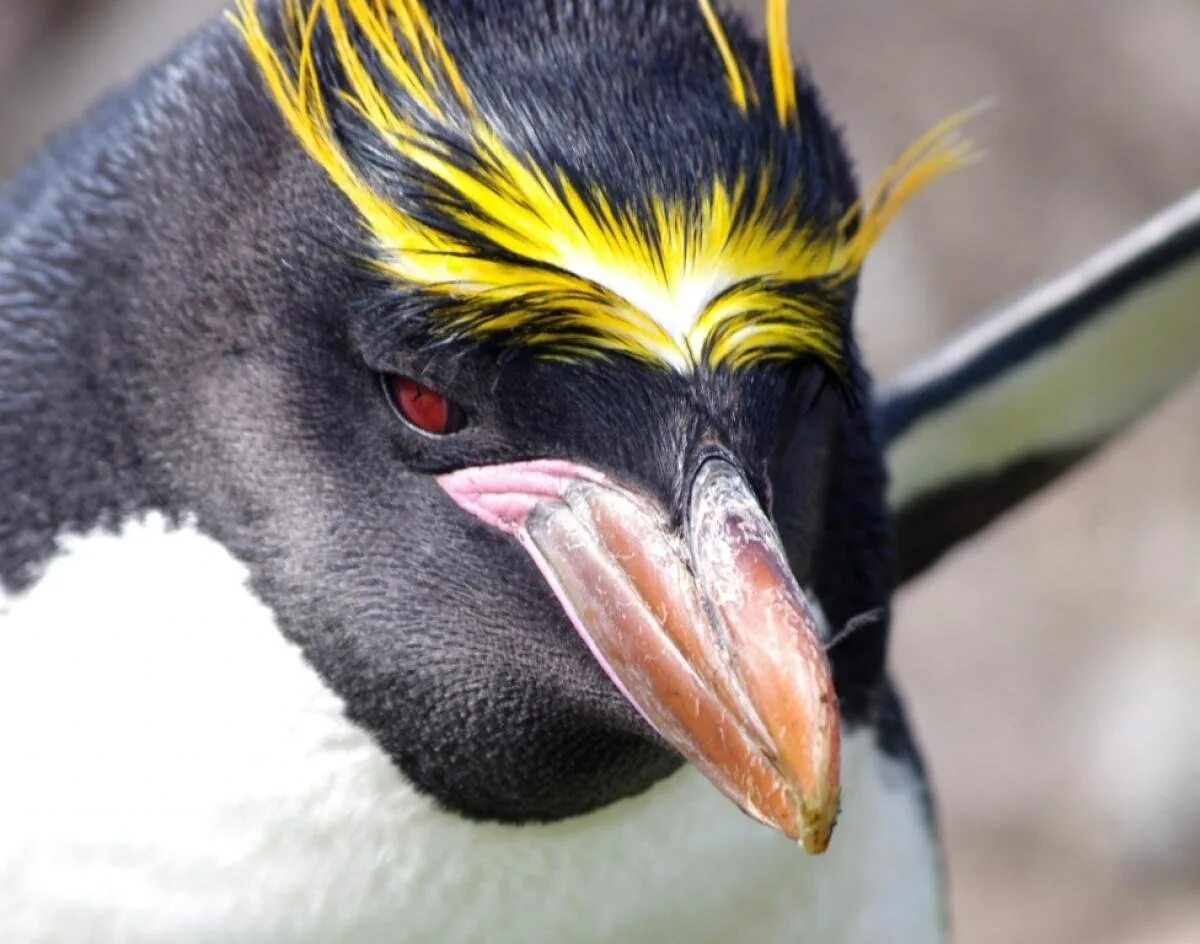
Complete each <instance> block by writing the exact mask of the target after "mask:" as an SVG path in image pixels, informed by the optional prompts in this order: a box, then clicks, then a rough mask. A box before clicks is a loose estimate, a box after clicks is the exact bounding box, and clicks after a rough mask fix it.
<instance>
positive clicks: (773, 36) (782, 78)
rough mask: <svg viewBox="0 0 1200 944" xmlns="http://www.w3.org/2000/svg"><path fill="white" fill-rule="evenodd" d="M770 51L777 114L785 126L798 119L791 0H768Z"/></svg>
mask: <svg viewBox="0 0 1200 944" xmlns="http://www.w3.org/2000/svg"><path fill="white" fill-rule="evenodd" d="M767 54H768V57H769V58H770V63H771V88H772V89H773V90H774V92H775V115H776V117H777V118H778V119H779V123H780V124H781V125H788V124H791V123H792V122H793V121H795V119H796V67H795V64H794V63H793V62H792V53H791V48H790V44H789V42H788V0H767Z"/></svg>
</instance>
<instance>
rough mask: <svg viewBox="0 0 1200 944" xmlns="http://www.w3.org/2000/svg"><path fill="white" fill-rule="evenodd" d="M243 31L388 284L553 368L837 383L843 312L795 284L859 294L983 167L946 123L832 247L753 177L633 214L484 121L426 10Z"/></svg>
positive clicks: (380, 1) (362, 7) (303, 16)
mask: <svg viewBox="0 0 1200 944" xmlns="http://www.w3.org/2000/svg"><path fill="white" fill-rule="evenodd" d="M698 4H699V10H700V13H701V14H702V15H703V17H704V19H705V21H706V22H707V24H708V27H709V30H710V31H711V33H712V36H713V39H714V43H715V45H716V50H717V53H718V55H719V56H720V59H721V61H722V63H723V66H724V68H725V71H726V74H727V79H728V86H729V94H730V97H731V100H732V102H733V104H734V105H735V106H736V107H737V108H738V109H739V111H741V112H742V113H748V112H749V111H750V110H752V109H757V108H758V107H759V106H758V103H759V101H760V99H761V98H763V97H765V96H761V94H760V92H759V90H758V89H757V87H756V85H755V84H754V80H753V77H752V76H751V74H750V71H749V70H748V69H747V68H746V67H745V65H744V64H743V63H742V62H741V61H740V60H739V59H738V57H737V55H736V53H735V52H734V49H733V47H732V45H731V44H730V42H729V39H728V37H727V35H726V33H725V30H724V28H723V26H722V24H721V22H720V19H719V18H718V16H717V14H716V12H715V11H714V9H713V7H712V5H711V3H710V2H709V0H698ZM767 9H768V47H769V48H768V53H769V64H770V75H771V83H772V93H773V94H772V99H773V101H774V105H775V110H776V117H777V119H778V121H779V122H780V123H781V124H782V125H785V126H788V125H790V126H795V125H796V85H795V75H794V71H793V65H792V62H791V59H790V55H789V53H788V43H787V30H786V14H787V3H786V0H767ZM232 18H233V21H234V23H235V24H236V25H237V27H238V29H239V30H240V31H241V33H242V35H243V37H244V38H245V41H246V44H247V47H248V49H249V51H250V53H251V55H252V57H253V59H254V61H255V62H256V63H257V65H258V67H259V69H260V71H261V72H262V76H263V79H264V82H265V84H266V86H267V88H268V90H269V91H270V93H271V96H272V98H273V99H274V100H275V102H276V104H277V105H278V107H279V109H280V111H281V113H282V115H283V117H284V119H285V121H286V122H287V124H288V126H289V128H290V129H291V131H292V133H293V134H294V135H295V136H296V138H297V139H298V140H299V142H300V143H301V145H302V146H303V147H304V149H305V150H306V151H307V152H308V154H309V155H310V157H311V158H312V159H313V160H314V161H315V162H316V163H317V164H318V165H320V166H321V167H322V168H323V169H324V171H325V172H326V174H327V175H328V176H329V178H330V180H331V181H332V182H333V183H334V184H335V185H336V186H337V188H338V189H339V190H340V191H341V192H342V193H343V194H344V195H345V196H346V198H347V199H348V200H349V201H350V203H351V204H352V205H353V206H354V208H355V210H356V211H357V213H358V216H359V217H360V219H361V221H362V223H363V226H364V227H365V229H366V231H367V233H368V234H369V236H370V239H371V241H372V243H373V245H374V247H375V249H376V261H375V263H374V264H375V265H376V266H377V268H378V269H379V271H380V273H381V274H382V275H384V276H386V277H387V278H388V279H391V280H395V281H396V282H397V283H399V284H402V285H406V286H415V287H417V288H419V289H420V290H422V291H424V292H427V293H430V294H431V295H433V296H435V297H438V298H441V299H443V300H444V301H445V302H446V304H441V305H437V306H436V308H435V310H434V313H433V316H432V318H433V320H434V321H435V322H437V325H440V326H442V327H444V328H445V329H446V330H448V331H451V332H456V333H460V334H467V335H470V336H473V337H478V338H494V339H501V340H502V339H503V338H505V337H506V336H508V335H510V334H512V333H513V332H517V331H520V332H521V341H522V343H526V344H530V345H534V346H538V347H540V348H542V349H543V351H544V353H545V354H547V355H548V356H552V357H559V358H564V357H565V358H575V357H580V356H589V355H596V354H603V353H606V352H608V353H621V354H625V355H628V356H632V357H635V358H638V359H640V360H643V361H646V362H649V363H656V364H663V365H667V366H670V367H673V368H675V369H678V370H684V371H686V370H691V369H694V368H695V367H696V366H697V365H700V364H704V365H707V366H708V367H710V368H713V369H716V368H719V367H728V368H731V369H737V368H740V367H744V366H747V365H750V364H755V363H762V362H765V361H771V360H785V359H794V358H796V357H801V356H806V355H808V356H814V357H817V358H820V359H822V360H824V361H825V362H827V363H829V364H831V365H832V366H834V367H835V368H837V367H840V364H841V357H842V350H843V346H844V339H843V338H842V336H841V330H842V329H841V325H840V322H839V319H838V317H837V312H836V306H835V305H834V304H833V303H832V302H831V301H830V300H829V299H828V298H827V297H821V296H820V294H819V293H815V294H805V293H797V292H794V291H788V290H787V286H789V285H794V284H795V283H802V282H803V283H809V282H813V283H822V284H825V285H827V286H829V287H831V288H833V287H837V286H839V285H841V284H842V283H844V282H845V281H846V280H847V279H849V278H852V277H853V276H854V275H855V274H856V273H857V271H858V270H859V268H860V267H861V265H862V262H863V260H864V258H865V256H866V253H867V251H868V250H869V249H870V247H871V246H872V245H873V244H874V242H875V241H876V240H877V239H878V237H879V235H880V234H881V233H882V231H883V229H884V228H885V227H886V226H887V224H888V223H889V222H890V221H891V219H892V218H893V217H894V215H895V213H896V212H897V211H898V210H899V208H900V206H901V205H902V204H903V203H904V202H905V201H906V200H907V199H908V198H909V197H910V196H911V195H912V194H913V193H914V192H916V191H917V190H918V189H920V188H921V187H922V186H924V185H925V184H926V183H928V182H929V181H930V180H932V179H934V178H936V177H938V176H940V175H941V174H943V173H944V172H946V171H947V170H949V169H951V168H952V167H955V166H958V165H959V164H961V163H963V161H964V160H965V159H967V157H968V152H967V151H966V150H965V146H964V145H958V144H954V143H952V141H951V135H952V132H953V130H954V128H955V127H957V121H956V120H952V121H950V122H947V123H943V124H942V125H939V126H938V127H937V128H935V129H933V131H931V132H930V133H929V134H928V135H926V136H925V137H923V138H922V139H921V140H919V141H918V142H917V144H916V145H914V147H913V148H910V149H909V151H906V152H905V154H904V155H902V156H901V158H900V159H899V160H898V161H897V163H896V164H894V165H893V166H892V167H891V168H889V169H888V171H887V172H886V173H885V175H884V177H883V178H882V179H881V182H880V183H879V184H877V185H876V186H875V187H873V188H872V189H871V190H870V191H868V193H867V195H866V196H865V197H864V198H863V200H861V201H860V202H859V203H858V204H856V205H855V207H853V208H852V209H851V211H850V212H849V213H847V214H846V216H845V217H844V219H843V220H842V224H841V226H839V227H837V228H836V231H834V232H832V233H830V232H820V231H818V230H817V228H816V227H815V226H814V225H813V224H812V222H811V221H806V220H805V219H802V218H798V217H797V216H796V215H789V214H788V213H786V212H781V210H780V208H779V205H778V194H775V195H774V197H772V195H771V194H770V193H769V191H768V187H767V180H768V178H767V177H766V176H765V175H764V174H762V173H755V172H754V169H747V171H745V172H740V173H738V175H737V176H736V178H735V179H733V180H723V179H713V180H710V181H708V182H703V181H700V182H698V186H699V187H700V189H701V194H700V197H699V199H698V200H696V201H692V202H691V203H690V204H688V205H685V204H683V203H681V202H677V201H672V200H668V199H666V198H664V197H662V196H661V195H658V194H656V193H647V194H645V195H644V200H643V202H642V203H641V204H640V205H639V206H638V207H637V208H631V207H628V206H619V205H616V204H614V203H613V202H612V201H611V200H610V199H609V198H608V196H606V194H605V193H604V192H602V191H601V190H600V189H599V188H598V187H596V186H591V187H589V186H587V185H586V184H581V183H580V182H578V181H575V180H572V179H571V178H570V177H569V175H568V174H567V173H566V172H565V171H564V170H562V169H560V168H555V167H543V166H539V165H538V163H537V162H536V161H535V160H533V159H532V158H531V157H530V156H529V155H525V154H522V153H519V152H517V151H516V150H514V149H513V148H512V147H511V146H510V145H509V144H507V143H506V142H505V141H504V140H503V138H502V136H501V134H500V133H499V132H498V131H497V130H496V129H494V128H492V127H490V126H489V125H488V124H487V123H486V121H485V120H484V119H483V118H482V117H481V116H480V114H479V112H478V110H477V108H476V107H475V103H474V101H473V97H472V95H471V91H470V89H469V88H468V86H467V84H466V82H464V80H463V77H462V75H461V74H460V72H459V70H458V67H457V65H456V63H455V61H454V58H453V56H452V55H451V54H450V52H449V51H448V50H447V48H446V46H445V45H444V44H443V42H442V40H441V38H440V36H439V33H438V30H437V28H436V26H435V24H434V23H433V22H432V20H431V19H430V17H429V14H428V12H427V11H426V9H425V7H424V4H423V3H422V2H421V0H283V27H284V41H283V43H282V47H281V48H277V46H276V45H275V44H274V43H273V42H272V41H271V39H270V37H269V36H268V32H267V29H266V27H265V25H264V24H263V22H262V21H261V20H260V18H259V15H258V12H257V10H256V7H255V4H254V2H253V0H238V2H237V7H236V13H235V14H232ZM321 24H323V29H324V35H325V37H326V38H327V42H328V43H329V45H330V47H331V49H332V52H333V55H334V57H335V59H336V63H337V68H338V70H339V74H340V80H339V82H338V85H339V87H338V88H337V89H330V88H326V87H324V85H323V81H322V77H321V72H320V70H319V68H318V64H317V61H316V57H315V55H314V37H315V35H316V31H317V30H318V29H319V28H321ZM364 45H365V48H366V49H367V50H368V51H369V61H367V60H364V58H363V53H362V47H363V46H364ZM389 92H390V94H389ZM396 92H399V95H397V94H396ZM330 96H336V99H335V101H336V102H337V103H339V104H342V105H345V106H348V107H349V108H351V109H352V111H353V113H354V114H356V115H357V116H358V118H359V119H361V122H362V123H363V124H364V125H365V126H366V127H368V128H369V129H370V131H371V133H372V134H373V135H375V136H377V137H378V139H379V140H380V141H381V142H382V143H384V144H385V145H386V146H387V147H388V148H390V149H391V150H392V151H393V152H394V153H395V155H396V156H397V157H399V158H400V159H402V160H403V162H404V163H405V166H407V167H410V168H412V169H413V170H414V172H417V173H419V174H420V175H421V176H422V179H423V181H425V184H426V185H427V186H428V187H431V188H434V190H435V191H436V193H437V195H438V198H439V199H438V207H439V210H440V212H441V213H443V214H444V216H445V218H446V223H445V225H439V224H438V223H436V222H432V221H431V219H430V217H429V215H427V214H414V213H412V212H407V211H405V210H404V209H403V208H401V207H400V206H397V205H396V204H395V203H394V202H392V201H391V200H389V199H388V198H387V197H386V196H384V195H383V194H382V193H380V192H379V191H378V190H377V189H376V188H375V187H374V186H373V185H372V184H371V183H369V182H368V181H367V180H366V179H364V176H363V174H362V173H361V172H360V171H359V169H358V168H356V167H355V166H354V163H353V162H352V160H351V158H350V157H349V156H348V155H347V153H346V151H345V149H344V147H343V145H342V144H341V142H340V141H339V138H338V134H337V131H336V130H335V126H334V121H333V116H332V115H331V113H330ZM397 99H400V100H399V101H398V100H397ZM797 130H798V129H797ZM451 139H453V140H455V141H462V142H463V144H462V145H461V146H456V147H452V146H451V145H450V144H448V143H447V141H448V140H451ZM795 186H796V187H797V188H798V187H799V186H800V182H799V181H797V182H796V185H795ZM797 193H798V190H797ZM772 200H774V201H775V202H774V203H773V202H772ZM785 202H786V201H785ZM794 202H795V203H796V205H798V201H794ZM481 245H484V246H487V247H489V248H488V251H486V252H481V251H480V250H479V246H481ZM437 325H435V327H436V326H437Z"/></svg>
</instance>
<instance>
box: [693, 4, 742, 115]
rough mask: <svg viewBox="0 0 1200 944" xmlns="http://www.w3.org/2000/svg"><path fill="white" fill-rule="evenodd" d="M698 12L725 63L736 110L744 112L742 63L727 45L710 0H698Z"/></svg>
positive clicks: (727, 38)
mask: <svg viewBox="0 0 1200 944" xmlns="http://www.w3.org/2000/svg"><path fill="white" fill-rule="evenodd" d="M700 12H701V13H702V14H704V21H705V22H706V23H707V24H708V29H709V32H711V33H712V37H713V42H714V43H716V45H717V52H719V53H720V54H721V62H722V63H724V65H725V75H726V78H727V79H728V81H729V96H730V98H732V99H733V103H734V104H735V105H737V107H738V110H739V111H741V112H742V113H743V114H745V112H746V84H745V82H744V81H743V80H742V68H743V67H742V63H741V62H740V61H739V60H738V57H737V54H736V53H734V51H733V47H732V46H730V45H729V37H728V36H727V35H725V27H724V26H723V25H722V23H721V19H720V17H718V16H717V12H716V10H714V9H713V6H712V2H711V0H700Z"/></svg>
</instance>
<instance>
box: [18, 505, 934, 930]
mask: <svg viewBox="0 0 1200 944" xmlns="http://www.w3.org/2000/svg"><path fill="white" fill-rule="evenodd" d="M245 577H246V574H245V571H244V568H242V566H241V565H240V564H238V563H237V562H236V561H234V560H233V559H232V558H231V557H230V556H229V555H228V553H227V552H226V551H225V550H224V549H223V548H222V547H221V546H220V545H219V544H217V543H215V542H213V541H211V540H209V539H207V538H204V537H202V536H200V535H199V534H197V533H195V532H192V531H188V530H180V531H167V530H165V529H164V527H163V526H162V524H161V522H157V521H149V522H146V523H143V524H138V525H130V526H127V527H126V529H125V530H124V532H123V533H122V534H121V535H120V536H119V537H114V536H91V537H88V538H86V539H76V540H74V541H72V542H70V543H69V545H68V547H67V549H66V551H65V553H64V554H62V555H61V556H60V557H59V558H57V559H56V560H55V561H54V562H53V564H52V565H51V566H50V568H49V570H48V571H47V573H46V575H45V577H44V578H43V579H42V580H41V581H40V582H39V583H38V584H37V585H36V587H35V588H34V589H33V590H32V591H30V592H28V593H26V594H24V595H22V596H20V597H17V598H15V599H12V600H9V601H7V602H6V603H4V602H0V757H2V758H3V760H2V766H3V771H4V773H3V776H2V777H0V941H4V942H6V944H32V942H47V944H49V942H63V941H68V942H70V941H84V940H86V941H89V942H118V941H121V942H124V941H128V942H143V941H145V942H150V941H153V942H176V941H187V942H196V944H201V942H209V941H211V942H217V941H220V942H248V944H249V942H255V944H258V942H264V944H265V942H270V944H276V942H320V944H325V942H333V941H353V942H363V944H370V942H424V941H429V942H438V944H445V942H451V944H453V942H485V941H486V942H501V944H503V942H520V944H524V942H530V941H555V942H564V944H573V942H591V941H596V942H599V941H621V942H623V944H640V942H647V944H649V942H667V941H688V942H693V944H700V942H721V941H737V942H772V944H776V942H786V941H801V942H804V941H812V942H820V944H873V942H887V944H906V942H920V944H926V942H933V941H939V940H941V939H942V931H941V902H940V891H939V888H938V874H937V873H938V869H937V861H936V859H937V856H936V850H935V849H934V848H933V845H932V841H931V838H930V836H929V833H928V830H927V828H926V826H925V823H924V820H923V813H922V810H921V805H920V801H919V798H918V793H917V789H916V785H915V783H913V782H912V778H911V775H910V774H909V773H908V772H907V771H906V770H905V769H904V768H903V767H901V766H900V765H898V764H894V763H892V762H890V761H888V760H886V759H885V758H883V757H882V756H881V755H879V754H878V752H877V751H876V750H875V748H874V746H873V744H872V743H871V742H870V739H869V737H868V736H866V735H857V736H854V735H852V736H851V737H850V738H849V739H848V740H847V742H846V744H845V746H844V798H843V814H842V818H841V822H840V824H839V826H838V829H837V831H836V832H835V834H834V840H833V845H832V847H831V849H830V851H829V853H827V854H826V855H825V856H822V857H820V858H812V859H810V858H808V857H806V856H805V855H804V853H803V852H802V851H800V850H799V849H798V848H797V847H795V846H793V845H791V844H790V843H788V842H787V841H786V840H784V839H782V838H781V837H779V836H778V835H776V834H774V833H772V832H770V831H769V830H767V829H765V828H763V827H761V826H758V825H756V824H755V823H753V822H751V821H750V820H749V819H747V818H746V817H744V816H742V814H740V813H739V812H738V811H737V810H736V809H734V808H733V807H732V806H731V805H730V804H729V803H728V802H727V801H726V800H725V799H724V798H722V797H721V796H720V795H719V794H718V793H717V792H716V791H715V790H714V789H713V788H711V787H710V786H709V785H708V784H707V783H706V782H705V781H704V780H703V779H702V778H701V777H700V776H699V775H698V774H696V773H695V772H694V771H692V770H691V769H687V770H684V771H682V772H681V773H679V774H678V775H676V776H674V777H672V778H670V779H669V780H668V781H666V782H664V783H662V784H660V785H659V786H658V787H656V788H654V789H652V790H650V791H649V792H647V793H646V794H644V795H642V796H640V797H637V798H635V799H633V800H629V801H625V802H622V803H619V804H616V805H614V806H612V807H609V808H608V809H605V810H603V811H601V812H599V813H596V814H592V815H589V816H585V817H580V818H578V819H575V820H571V821H568V822H565V823H560V824H556V825H552V826H527V827H511V826H499V825H494V824H479V823H471V822H467V821H465V820H462V819H460V818H458V817H456V816H453V815H450V814H447V813H444V812H441V811H439V810H438V809H436V808H435V807H434V805H433V804H432V803H431V802H430V801H428V800H427V799H426V798H425V797H423V796H421V795H419V794H418V793H416V792H415V791H414V790H413V789H412V788H411V787H410V786H409V785H408V784H407V783H406V782H405V780H404V779H403V777H402V776H401V775H400V774H399V773H398V772H397V770H396V769H395V767H394V766H393V765H392V764H391V763H390V762H389V761H388V760H387V759H386V758H385V757H384V755H383V754H382V753H381V752H380V751H379V749H378V748H376V747H375V745H374V743H373V742H372V741H371V740H370V739H369V738H368V737H367V736H366V735H365V734H363V733H362V732H361V731H360V730H358V729H357V728H356V727H354V726H353V725H351V724H350V723H349V722H347V721H346V720H345V718H344V717H343V715H342V710H341V704H340V702H339V700H338V699H337V697H336V696H334V695H333V694H332V693H331V692H330V691H329V690H328V689H327V688H326V687H325V686H324V685H323V683H322V682H321V680H320V678H319V677H318V676H317V675H316V673H314V672H313V671H312V670H311V669H310V668H309V667H308V666H307V664H306V663H305V662H304V661H303V659H302V658H301V656H300V653H299V652H298V650H296V649H295V648H294V647H293V646H291V645H290V644H288V643H287V642H286V641H285V640H284V639H283V637H282V636H281V635H280V633H279V632H278V630H277V629H276V627H275V625H274V622H273V618H272V615H271V613H270V611H269V610H267V609H266V608H265V607H264V606H263V605H262V604H260V603H258V602H257V601H256V600H255V599H254V598H253V597H252V596H251V595H250V594H249V593H248V592H247V591H246V589H245V586H244V582H245Z"/></svg>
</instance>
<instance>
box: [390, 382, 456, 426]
mask: <svg viewBox="0 0 1200 944" xmlns="http://www.w3.org/2000/svg"><path fill="white" fill-rule="evenodd" d="M383 384H384V389H385V390H386V391H387V395H388V399H389V400H391V403H392V407H393V408H394V409H395V411H396V412H397V413H398V414H400V418H401V419H402V420H404V422H406V423H408V425H409V426H412V427H414V428H415V429H418V430H420V431H421V432H423V433H428V434H429V435H431V436H447V435H449V434H450V433H456V432H458V431H459V430H460V429H462V428H463V426H464V425H465V418H464V416H463V411H462V409H461V408H460V407H459V406H458V404H456V403H454V402H452V401H451V400H447V399H446V398H445V397H444V396H442V395H441V394H440V393H438V392H437V391H436V390H433V389H431V388H430V387H426V386H425V385H424V384H422V383H418V382H417V381H415V380H413V379H412V378H411V377H403V376H401V375H399V374H394V375H391V376H387V377H384V378H383Z"/></svg>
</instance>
